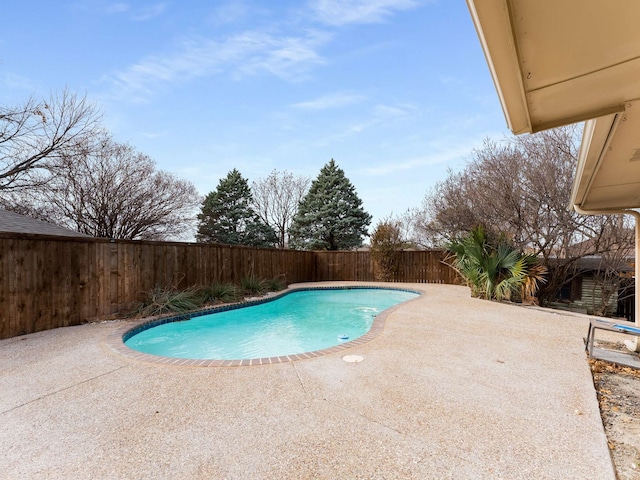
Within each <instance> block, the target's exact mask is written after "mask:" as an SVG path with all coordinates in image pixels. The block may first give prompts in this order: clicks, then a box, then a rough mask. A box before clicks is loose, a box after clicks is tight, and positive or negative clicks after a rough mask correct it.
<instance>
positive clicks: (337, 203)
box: [290, 159, 371, 250]
mask: <svg viewBox="0 0 640 480" xmlns="http://www.w3.org/2000/svg"><path fill="white" fill-rule="evenodd" d="M370 223H371V215H369V214H368V213H367V212H365V211H364V209H363V208H362V201H361V200H360V198H358V195H357V194H356V191H355V188H354V187H353V185H352V184H351V182H350V181H349V179H347V177H345V175H344V171H343V170H342V169H341V168H339V167H338V166H337V165H336V163H335V161H334V160H333V159H331V161H330V162H329V163H327V164H326V165H325V166H324V167H322V169H321V170H320V174H319V175H318V178H316V179H315V180H314V181H313V182H312V183H311V188H310V189H309V192H308V193H307V195H306V196H305V197H304V198H303V199H302V201H301V202H300V206H299V208H298V213H297V214H296V216H295V217H294V219H293V224H292V226H291V229H290V234H291V246H292V247H293V248H304V249H309V250H348V249H352V248H357V247H360V246H362V240H363V237H364V236H366V235H367V226H368V225H369V224H370Z"/></svg>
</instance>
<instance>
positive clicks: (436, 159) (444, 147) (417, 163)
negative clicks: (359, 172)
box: [364, 138, 479, 177]
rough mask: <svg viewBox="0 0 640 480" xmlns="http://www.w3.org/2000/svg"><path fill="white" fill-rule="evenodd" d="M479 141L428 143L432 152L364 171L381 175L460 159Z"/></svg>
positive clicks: (428, 147) (372, 174)
mask: <svg viewBox="0 0 640 480" xmlns="http://www.w3.org/2000/svg"><path fill="white" fill-rule="evenodd" d="M478 141H479V139H477V138H473V139H467V140H466V141H464V140H463V142H462V144H461V142H460V141H452V142H451V143H447V144H432V145H428V146H427V147H426V149H428V150H429V151H430V152H431V153H429V154H427V155H424V156H421V157H416V158H410V159H407V160H404V161H399V162H398V161H394V162H389V163H384V164H381V165H378V166H374V167H369V168H365V169H364V172H365V174H366V175H370V176H374V177H379V176H385V175H390V174H393V173H398V172H405V171H407V170H415V169H419V168H424V167H429V166H432V165H438V164H442V163H448V162H451V161H453V160H460V159H463V158H466V157H468V156H469V155H470V154H471V152H472V151H473V149H474V148H476V147H477V146H478Z"/></svg>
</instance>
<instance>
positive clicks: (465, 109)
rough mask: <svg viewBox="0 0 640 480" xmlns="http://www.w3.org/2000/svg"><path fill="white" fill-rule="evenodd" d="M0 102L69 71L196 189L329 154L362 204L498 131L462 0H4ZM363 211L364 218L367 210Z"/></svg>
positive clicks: (113, 118) (382, 202)
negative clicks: (235, 172) (234, 175)
mask: <svg viewBox="0 0 640 480" xmlns="http://www.w3.org/2000/svg"><path fill="white" fill-rule="evenodd" d="M2 10H3V15H2V16H3V18H4V21H3V28H2V30H1V31H0V102H2V104H5V105H12V104H16V103H20V102H21V101H23V100H25V99H26V98H27V97H28V96H30V95H34V96H36V97H43V96H48V94H49V93H50V92H51V91H52V90H59V89H63V88H64V87H65V86H68V87H69V88H70V89H71V90H73V91H77V92H80V93H81V94H85V93H86V95H87V97H88V98H89V99H90V100H91V101H93V102H95V103H96V104H97V105H98V106H99V107H100V108H101V110H102V112H103V118H104V124H105V126H106V127H107V128H108V129H109V130H110V131H111V132H112V133H113V134H114V136H115V138H116V139H117V140H119V141H121V142H127V143H129V144H131V145H133V146H134V147H136V148H137V149H138V150H139V151H141V152H143V153H146V154H148V155H150V156H151V157H152V158H153V159H154V160H155V161H156V162H157V164H158V167H159V168H161V169H164V170H168V171H170V172H173V173H175V174H176V175H178V176H180V177H182V178H185V179H188V180H190V181H192V182H193V183H194V184H195V185H196V186H197V188H198V190H199V191H200V192H201V193H202V194H203V195H204V194H206V193H208V192H209V191H211V190H213V189H215V187H216V186H217V184H218V181H219V180H220V178H222V177H224V176H225V175H226V174H227V172H229V171H230V170H231V169H233V168H237V169H238V170H239V171H240V172H241V173H242V174H243V175H244V176H245V177H246V178H248V179H249V181H250V182H251V181H253V180H256V179H258V178H263V177H265V176H266V175H268V174H269V172H270V171H272V170H273V169H278V170H287V171H290V172H293V173H294V174H297V175H305V176H309V177H312V178H314V177H315V176H316V175H317V174H318V172H319V170H320V168H321V167H322V166H323V165H324V164H325V163H327V162H328V161H329V160H330V159H331V158H334V159H335V160H336V162H337V163H338V165H339V166H340V167H341V168H342V169H343V170H344V171H345V173H346V175H347V177H348V178H349V179H350V180H351V182H352V183H353V184H354V186H355V188H356V191H357V192H358V194H359V196H360V198H361V199H362V200H363V202H364V208H365V210H367V211H368V212H369V213H371V214H372V215H373V216H374V222H373V223H374V224H375V222H377V221H378V220H379V219H381V218H383V217H385V216H386V215H388V214H391V213H392V212H393V213H394V214H400V213H402V212H404V211H405V210H406V209H407V208H410V207H416V206H419V205H420V203H421V201H422V198H423V197H424V195H425V193H426V191H427V190H428V189H429V188H430V187H431V186H433V185H434V183H435V182H436V181H438V180H442V179H443V178H445V176H446V172H447V168H453V169H459V168H461V167H462V166H463V165H464V163H465V161H466V160H467V159H468V158H469V155H470V152H471V150H472V149H473V148H475V147H479V146H480V145H481V143H482V140H483V138H485V137H492V138H496V139H499V138H502V137H503V136H505V135H507V134H508V130H507V128H506V123H505V120H504V116H503V114H502V111H501V109H500V105H499V102H498V97H497V95H496V93H495V88H494V86H493V83H492V81H491V77H490V74H489V70H488V68H487V64H486V61H485V58H484V56H483V54H482V50H481V47H480V44H479V42H478V38H477V36H476V33H475V30H474V28H473V25H472V22H471V18H470V16H469V13H468V10H467V7H466V4H465V2H464V1H463V0H431V1H429V0H370V1H366V0H308V1H304V0H299V1H275V0H272V1H251V0H228V1H200V0H183V1H180V2H178V1H175V0H174V1H161V2H157V1H155V2H154V1H149V2H147V1H135V2H134V1H130V2H118V1H109V0H70V1H65V0H57V1H55V2H52V1H50V0H47V1H44V0H40V1H30V2H25V1H18V0H7V1H6V2H4V4H3V8H2ZM372 226H373V225H372Z"/></svg>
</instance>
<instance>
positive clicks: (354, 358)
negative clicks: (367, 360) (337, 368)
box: [342, 355, 364, 363]
mask: <svg viewBox="0 0 640 480" xmlns="http://www.w3.org/2000/svg"><path fill="white" fill-rule="evenodd" d="M342 360H344V361H345V362H347V363H360V362H361V361H363V360H364V357H361V356H360V355H345V356H344V357H342Z"/></svg>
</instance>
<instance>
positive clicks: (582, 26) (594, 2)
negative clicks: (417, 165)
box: [467, 0, 640, 134]
mask: <svg viewBox="0 0 640 480" xmlns="http://www.w3.org/2000/svg"><path fill="white" fill-rule="evenodd" d="M467 4H468V7H469V11H470V13H471V16H472V18H473V21H474V23H475V26H476V30H477V32H478V36H479V38H480V42H481V44H482V47H483V50H484V52H485V56H486V57H487V62H488V63H489V68H490V70H491V74H492V76H493V80H494V83H495V85H496V88H497V90H498V95H499V97H500V101H501V103H502V108H503V110H504V113H505V116H506V118H507V123H508V124H509V128H510V129H511V130H512V131H513V132H514V133H516V134H518V133H525V132H537V131H540V130H544V129H547V128H552V127H556V126H560V125H566V124H570V123H575V122H578V121H582V120H588V119H590V118H595V117H601V116H604V115H608V114H612V113H616V112H620V111H622V110H623V109H624V104H625V101H626V100H628V99H636V98H640V33H639V32H640V30H639V29H638V25H637V23H638V19H639V18H640V1H638V0H613V1H602V0H467Z"/></svg>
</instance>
